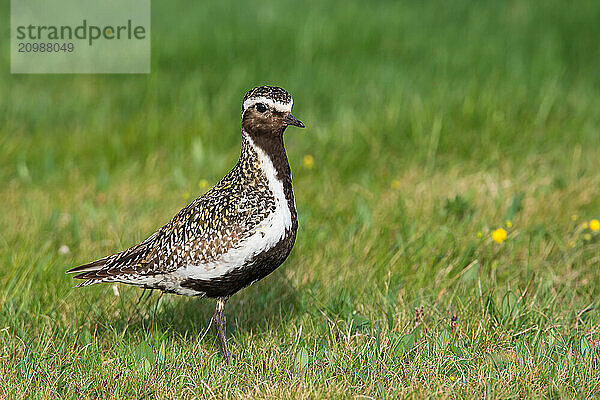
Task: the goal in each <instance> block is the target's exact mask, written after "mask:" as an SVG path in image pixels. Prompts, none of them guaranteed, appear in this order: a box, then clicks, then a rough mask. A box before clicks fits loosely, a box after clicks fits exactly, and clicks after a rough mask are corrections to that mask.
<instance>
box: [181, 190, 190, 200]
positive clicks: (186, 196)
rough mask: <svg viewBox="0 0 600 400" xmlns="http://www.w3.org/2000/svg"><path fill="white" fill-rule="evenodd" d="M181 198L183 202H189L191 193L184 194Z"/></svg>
mask: <svg viewBox="0 0 600 400" xmlns="http://www.w3.org/2000/svg"><path fill="white" fill-rule="evenodd" d="M181 198H182V199H183V200H188V199H189V198H190V192H183V193H182V194H181Z"/></svg>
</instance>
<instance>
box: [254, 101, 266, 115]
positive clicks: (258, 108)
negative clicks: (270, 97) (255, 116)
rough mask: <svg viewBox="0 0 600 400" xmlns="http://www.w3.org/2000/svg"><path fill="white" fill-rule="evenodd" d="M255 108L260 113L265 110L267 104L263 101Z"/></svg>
mask: <svg viewBox="0 0 600 400" xmlns="http://www.w3.org/2000/svg"><path fill="white" fill-rule="evenodd" d="M256 110H257V111H258V112H260V113H264V112H265V111H267V106H265V105H264V104H263V103H258V104H257V105H256Z"/></svg>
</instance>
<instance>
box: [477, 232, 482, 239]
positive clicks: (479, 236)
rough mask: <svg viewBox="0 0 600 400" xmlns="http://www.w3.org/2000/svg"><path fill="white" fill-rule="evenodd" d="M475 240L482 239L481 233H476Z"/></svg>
mask: <svg viewBox="0 0 600 400" xmlns="http://www.w3.org/2000/svg"><path fill="white" fill-rule="evenodd" d="M475 236H477V239H481V238H482V237H483V232H477V235H475Z"/></svg>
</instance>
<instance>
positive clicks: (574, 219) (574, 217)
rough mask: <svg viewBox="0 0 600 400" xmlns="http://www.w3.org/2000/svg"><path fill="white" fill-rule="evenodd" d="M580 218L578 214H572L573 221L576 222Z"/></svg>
mask: <svg viewBox="0 0 600 400" xmlns="http://www.w3.org/2000/svg"><path fill="white" fill-rule="evenodd" d="M578 219H579V217H578V216H577V214H573V215H571V221H573V222H575V221H577V220H578Z"/></svg>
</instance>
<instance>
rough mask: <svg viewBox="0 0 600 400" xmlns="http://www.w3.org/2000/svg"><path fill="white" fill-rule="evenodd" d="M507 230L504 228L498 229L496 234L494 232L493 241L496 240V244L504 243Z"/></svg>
mask: <svg viewBox="0 0 600 400" xmlns="http://www.w3.org/2000/svg"><path fill="white" fill-rule="evenodd" d="M506 236H507V233H506V229H504V228H498V229H496V230H495V231H494V232H492V239H494V242H497V243H502V242H504V241H505V240H506Z"/></svg>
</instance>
